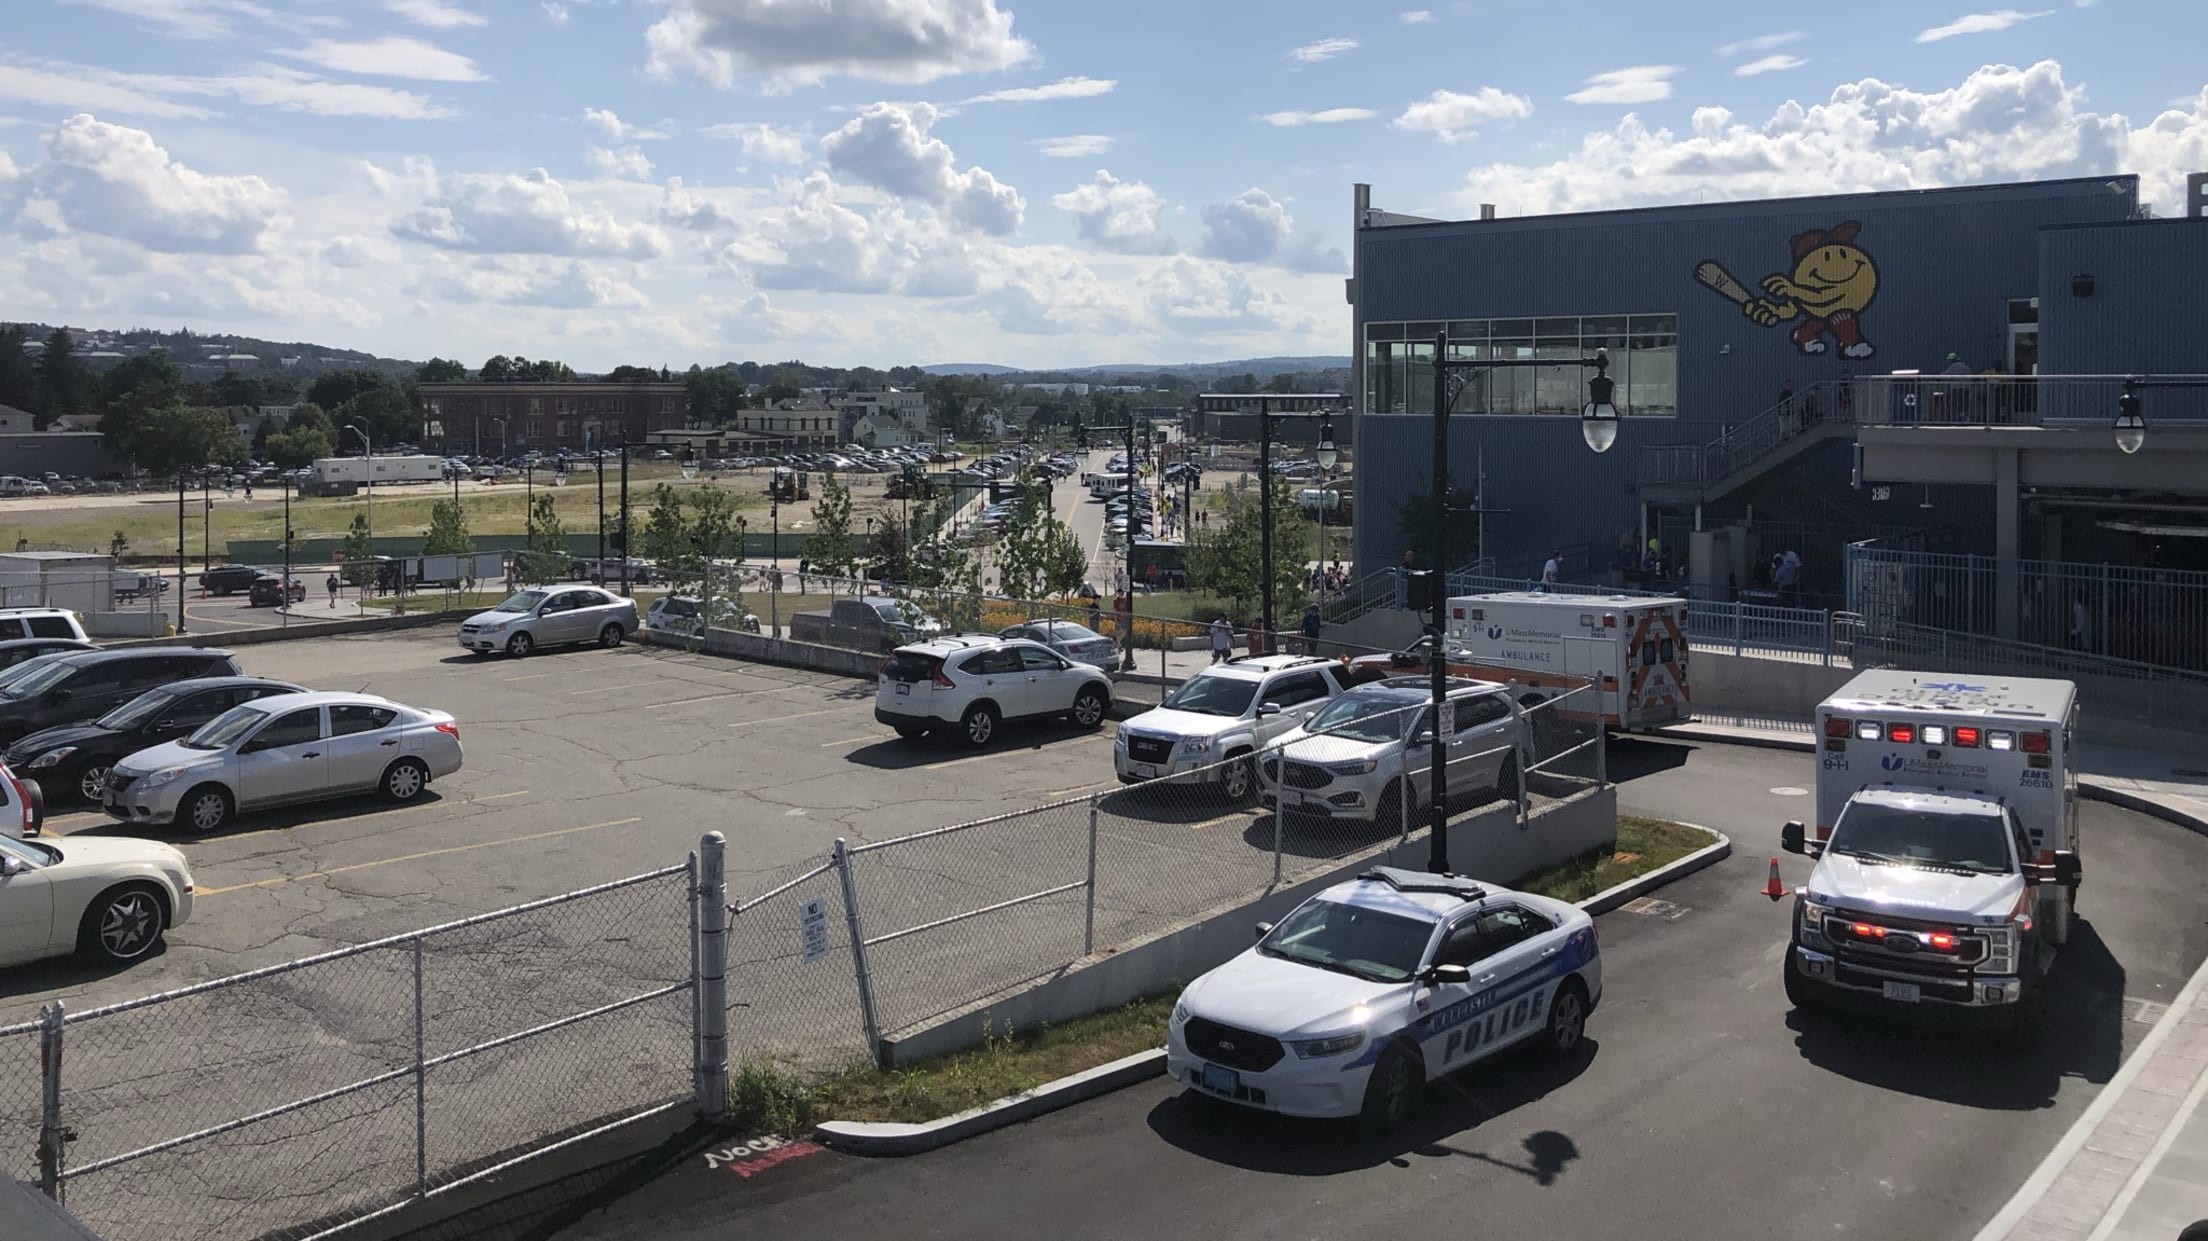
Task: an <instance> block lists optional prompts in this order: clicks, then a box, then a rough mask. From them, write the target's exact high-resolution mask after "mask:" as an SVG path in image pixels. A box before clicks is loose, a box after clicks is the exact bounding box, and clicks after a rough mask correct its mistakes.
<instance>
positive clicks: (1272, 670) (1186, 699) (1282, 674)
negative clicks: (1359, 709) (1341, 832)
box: [1112, 655, 1342, 802]
mask: <svg viewBox="0 0 2208 1241" xmlns="http://www.w3.org/2000/svg"><path fill="white" fill-rule="evenodd" d="M1341 692H1342V671H1341V666H1340V665H1339V664H1336V663H1335V662H1334V661H1332V660H1330V659H1324V658H1321V657H1319V656H1316V655H1259V656H1246V657H1244V658H1242V659H1235V660H1230V661H1228V662H1226V663H1223V664H1213V665H1212V666H1210V667H1208V668H1206V669H1204V670H1203V671H1201V672H1199V673H1197V674H1196V675H1195V676H1192V677H1190V678H1189V679H1188V680H1186V681H1184V682H1182V683H1181V685H1180V687H1179V688H1178V689H1175V690H1174V691H1173V692H1172V693H1170V694H1168V695H1166V698H1165V701H1164V702H1163V703H1161V704H1159V706H1158V707H1157V709H1156V710H1153V711H1145V712H1143V713H1142V714H1141V715H1138V716H1135V717H1134V718H1133V719H1131V720H1128V721H1127V722H1126V723H1124V724H1122V725H1120V728H1119V739H1118V740H1117V741H1116V742H1115V743H1114V745H1113V747H1112V765H1113V767H1114V768H1115V769H1116V770H1117V771H1118V773H1119V779H1120V782H1121V783H1122V784H1137V783H1140V782H1142V781H1144V780H1155V779H1158V778H1160V777H1163V776H1171V775H1178V774H1180V773H1182V772H1187V771H1195V770H1197V769H1198V768H1204V769H1206V770H1205V774H1204V775H1203V777H1202V778H1203V779H1205V780H1207V781H1216V782H1217V783H1218V785H1219V791H1220V792H1221V793H1222V794H1223V795H1224V796H1225V797H1226V798H1227V800H1229V801H1232V802H1245V801H1248V800H1249V799H1250V797H1251V796H1252V795H1253V794H1255V793H1256V792H1257V772H1256V770H1255V762H1254V759H1253V756H1254V755H1255V754H1256V752H1257V751H1258V750H1260V749H1262V748H1264V747H1265V746H1267V745H1269V744H1271V743H1272V742H1274V741H1276V740H1278V739H1279V738H1280V737H1282V736H1284V735H1286V734H1287V733H1288V732H1289V731H1290V730H1292V729H1294V728H1296V727H1298V726H1299V725H1301V724H1302V723H1303V722H1304V721H1305V720H1308V719H1310V718H1311V716H1312V715H1314V714H1316V713H1317V712H1318V710H1319V708H1321V707H1323V706H1325V705H1326V703H1327V700H1328V699H1331V698H1333V697H1334V696H1335V695H1336V694H1339V693H1341ZM1226 759H1238V760H1240V761H1237V762H1222V760H1226Z"/></svg>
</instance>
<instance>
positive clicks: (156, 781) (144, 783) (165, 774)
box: [138, 767, 191, 789]
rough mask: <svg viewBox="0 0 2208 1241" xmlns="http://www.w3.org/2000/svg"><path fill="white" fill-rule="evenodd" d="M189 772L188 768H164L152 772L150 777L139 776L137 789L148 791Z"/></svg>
mask: <svg viewBox="0 0 2208 1241" xmlns="http://www.w3.org/2000/svg"><path fill="white" fill-rule="evenodd" d="M189 770H191V768H189V767H164V768H162V769H161V770H159V771H156V772H153V773H152V774H150V775H146V776H141V777H140V778H139V780H138V787H139V788H141V789H150V788H154V787H156V786H158V785H163V784H167V783H168V782H169V781H171V780H174V779H176V778H177V777H178V776H181V775H183V774H184V773H185V772H187V771H189Z"/></svg>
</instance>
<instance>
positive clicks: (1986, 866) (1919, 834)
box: [1825, 802, 2016, 875]
mask: <svg viewBox="0 0 2208 1241" xmlns="http://www.w3.org/2000/svg"><path fill="white" fill-rule="evenodd" d="M1825 852H1826V853H1828V854H1835V853H1836V854H1839V855H1841V856H1842V857H1852V858H1857V859H1859V860H1862V861H1865V862H1874V863H1885V864H1889V865H1895V866H1924V867H1930V868H1934V869H1939V870H1965V871H1971V872H1974V873H1979V874H1989V875H2006V874H2010V873H2012V872H2013V871H2014V870H2015V869H2016V868H2015V867H2014V866H2013V865H2011V864H2010V859H2009V829H2008V822H2007V820H2006V819H2004V818H2003V817H2002V816H2000V815H1997V814H1957V813H1955V812H1954V811H1951V810H1931V809H1923V810H1917V809H1909V808H1907V807H1903V806H1886V805H1880V804H1877V803H1875V802H1857V803H1855V804H1853V805H1851V806H1849V807H1848V808H1847V810H1846V811H1845V812H1843V813H1842V814H1841V816H1840V823H1839V825H1838V826H1837V827H1835V828H1833V829H1832V840H1831V842H1830V843H1828V844H1827V845H1826V846H1825Z"/></svg>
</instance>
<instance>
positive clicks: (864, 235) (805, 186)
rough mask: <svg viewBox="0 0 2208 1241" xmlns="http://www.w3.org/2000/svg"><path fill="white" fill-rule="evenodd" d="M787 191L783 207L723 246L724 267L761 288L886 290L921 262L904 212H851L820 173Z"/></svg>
mask: <svg viewBox="0 0 2208 1241" xmlns="http://www.w3.org/2000/svg"><path fill="white" fill-rule="evenodd" d="M786 188H787V192H788V194H789V201H788V203H787V204H786V205H784V206H783V207H781V208H780V209H778V210H774V211H767V212H762V213H759V214H758V216H757V217H756V222H755V226H754V228H753V230H752V231H751V232H749V233H747V234H746V235H745V236H743V237H740V238H738V239H737V240H735V241H733V242H731V243H729V245H728V246H726V247H725V248H724V249H723V250H722V251H721V254H720V261H721V264H722V265H723V267H725V268H727V269H728V270H730V271H733V272H736V273H738V274H740V275H744V276H748V277H749V278H750V280H751V282H752V283H753V284H754V285H756V286H758V287H759V288H763V289H811V290H817V291H821V292H836V293H889V292H894V291H896V290H897V288H898V286H899V284H900V282H902V281H903V279H904V278H905V276H906V275H907V274H908V273H909V272H910V271H911V270H912V268H913V267H914V266H915V265H916V264H917V263H918V262H919V259H920V247H919V246H918V245H917V244H916V237H915V235H914V234H915V229H914V226H913V224H912V221H911V220H910V219H909V218H908V217H905V216H904V215H903V214H902V213H900V212H897V211H895V210H894V209H889V210H883V211H878V212H876V213H875V214H874V215H872V216H867V215H862V214H860V213H859V212H856V211H853V210H852V209H851V208H849V207H846V206H844V205H843V204H842V203H840V202H837V201H836V185H835V182H834V181H832V180H831V179H830V178H829V176H828V174H826V173H824V172H814V173H812V174H811V175H809V176H807V177H806V178H804V179H803V180H802V181H798V182H796V183H795V184H793V185H790V186H788V187H786Z"/></svg>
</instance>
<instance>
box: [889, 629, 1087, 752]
mask: <svg viewBox="0 0 2208 1241" xmlns="http://www.w3.org/2000/svg"><path fill="white" fill-rule="evenodd" d="M1111 705H1112V679H1111V678H1110V677H1108V676H1105V675H1104V674H1103V673H1102V672H1100V671H1098V670H1097V669H1095V668H1091V667H1089V666H1088V665H1087V664H1077V663H1074V662H1073V661H1072V660H1070V659H1067V658H1066V657H1065V656H1063V655H1060V654H1059V653H1058V652H1056V651H1054V650H1051V649H1050V648H1049V647H1047V646H1044V645H1042V644H1041V643H1039V642H1025V641H1019V640H1013V639H1005V638H992V637H988V636H986V635H971V636H966V637H954V638H933V639H930V640H928V641H926V642H915V643H912V644H910V645H907V646H900V647H898V648H897V649H896V650H894V651H891V652H890V653H889V657H888V658H886V659H884V660H883V661H882V671H881V679H880V681H879V683H878V684H877V685H876V686H875V690H874V718H875V720H876V721H878V722H880V723H883V724H888V725H889V726H891V727H892V728H895V729H896V730H897V735H898V736H900V737H903V738H904V739H905V740H907V741H916V740H918V739H919V738H921V737H924V736H926V735H927V734H929V733H930V732H936V731H942V732H955V733H956V734H957V735H958V737H959V739H960V740H962V741H964V742H965V743H966V744H967V745H969V746H972V747H974V748H975V749H977V750H978V749H980V748H981V747H983V746H985V745H988V744H989V743H990V742H991V741H992V740H994V739H995V738H996V735H997V726H998V725H999V724H1000V723H1002V722H1003V721H1005V720H1010V719H1022V718H1034V717H1039V716H1060V717H1063V718H1066V719H1070V720H1072V721H1073V722H1074V723H1075V724H1078V725H1080V726H1081V727H1083V728H1096V727H1098V726H1100V725H1101V724H1103V722H1104V714H1105V712H1107V711H1109V710H1110V709H1111Z"/></svg>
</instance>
